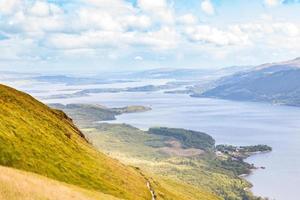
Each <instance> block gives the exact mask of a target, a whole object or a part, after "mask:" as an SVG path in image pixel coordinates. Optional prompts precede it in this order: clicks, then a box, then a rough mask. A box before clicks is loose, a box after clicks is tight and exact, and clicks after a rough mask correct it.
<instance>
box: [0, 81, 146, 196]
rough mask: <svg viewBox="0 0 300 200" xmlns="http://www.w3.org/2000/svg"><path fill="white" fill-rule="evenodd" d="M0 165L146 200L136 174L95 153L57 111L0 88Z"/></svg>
mask: <svg viewBox="0 0 300 200" xmlns="http://www.w3.org/2000/svg"><path fill="white" fill-rule="evenodd" d="M0 122H1V123H0V165H4V166H9V167H14V168H18V169H22V170H26V171H31V172H35V173H38V174H41V175H45V176H47V177H50V178H53V179H57V180H60V181H63V182H66V183H70V184H74V185H78V186H80V187H83V188H87V189H92V190H97V191H101V192H103V193H106V194H111V195H113V196H116V197H120V198H125V199H134V200H136V199H151V194H150V192H149V190H148V188H147V186H146V180H145V178H144V177H143V176H141V174H140V173H139V172H138V171H137V170H135V169H133V168H131V167H127V166H125V165H123V164H121V163H120V162H118V161H116V160H114V159H111V158H109V157H108V156H106V155H104V154H102V153H99V152H98V151H96V150H95V149H94V148H93V147H92V146H91V145H90V144H89V143H87V141H86V140H85V138H84V136H83V134H82V133H81V132H80V131H79V130H78V129H77V128H76V127H75V126H74V125H73V123H72V120H71V119H70V118H68V117H67V116H66V115H65V114H64V113H63V112H61V111H58V110H53V109H50V108H49V107H47V106H46V105H44V104H42V103H40V102H38V101H36V100H35V99H34V98H32V97H31V96H29V95H27V94H25V93H22V92H19V91H17V90H14V89H12V88H9V87H6V86H3V85H0Z"/></svg>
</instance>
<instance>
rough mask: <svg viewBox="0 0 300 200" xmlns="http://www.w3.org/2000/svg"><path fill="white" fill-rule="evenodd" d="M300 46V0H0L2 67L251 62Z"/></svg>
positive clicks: (289, 55)
mask: <svg viewBox="0 0 300 200" xmlns="http://www.w3.org/2000/svg"><path fill="white" fill-rule="evenodd" d="M299 44H300V0H48V1H47V0H0V71H3V70H5V71H26V72H31V71H78V72H85V71H89V72H92V71H128V70H144V69H153V68H195V69H202V68H221V67H226V66H242V65H243V66H244V65H246V66H249V65H258V64H261V63H266V62H275V61H281V60H289V59H293V58H296V57H300V45H299Z"/></svg>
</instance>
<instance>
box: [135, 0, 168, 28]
mask: <svg viewBox="0 0 300 200" xmlns="http://www.w3.org/2000/svg"><path fill="white" fill-rule="evenodd" d="M138 6H139V8H140V9H141V10H142V11H143V12H145V13H147V14H149V15H151V16H152V17H154V18H155V19H156V20H157V21H160V22H162V23H168V24H172V23H174V14H173V10H172V8H171V6H170V5H168V3H167V1H166V0H151V1H149V0H138Z"/></svg>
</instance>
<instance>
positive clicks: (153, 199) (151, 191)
mask: <svg viewBox="0 0 300 200" xmlns="http://www.w3.org/2000/svg"><path fill="white" fill-rule="evenodd" d="M147 187H148V189H149V190H150V193H151V196H152V199H151V200H156V195H155V192H154V190H153V188H152V187H151V184H150V182H149V181H148V180H147Z"/></svg>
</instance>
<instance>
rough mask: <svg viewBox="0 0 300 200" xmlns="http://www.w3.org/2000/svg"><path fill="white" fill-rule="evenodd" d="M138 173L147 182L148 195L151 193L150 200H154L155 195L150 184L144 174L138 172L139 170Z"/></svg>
mask: <svg viewBox="0 0 300 200" xmlns="http://www.w3.org/2000/svg"><path fill="white" fill-rule="evenodd" d="M139 173H140V174H141V175H142V176H143V177H144V179H145V180H146V181H147V182H146V185H147V188H148V189H149V191H150V193H151V196H152V198H151V200H156V194H155V191H154V189H153V187H152V186H151V183H150V181H149V179H148V178H147V177H146V176H145V174H143V173H142V172H141V171H140V170H139Z"/></svg>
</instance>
